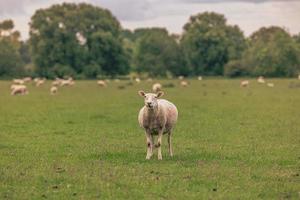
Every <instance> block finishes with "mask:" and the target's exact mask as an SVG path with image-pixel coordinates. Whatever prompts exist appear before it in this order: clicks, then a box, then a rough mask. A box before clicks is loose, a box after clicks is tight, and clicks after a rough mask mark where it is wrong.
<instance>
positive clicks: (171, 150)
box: [168, 132, 173, 157]
mask: <svg viewBox="0 0 300 200" xmlns="http://www.w3.org/2000/svg"><path fill="white" fill-rule="evenodd" d="M168 144H169V153H170V156H171V157H173V149H172V143H171V132H170V133H169V134H168Z"/></svg>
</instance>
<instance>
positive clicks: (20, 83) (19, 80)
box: [13, 79, 24, 85]
mask: <svg viewBox="0 0 300 200" xmlns="http://www.w3.org/2000/svg"><path fill="white" fill-rule="evenodd" d="M13 83H14V84H19V85H23V84H24V81H23V80H22V79H13Z"/></svg>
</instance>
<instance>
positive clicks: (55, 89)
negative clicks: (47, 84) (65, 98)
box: [50, 86, 58, 95]
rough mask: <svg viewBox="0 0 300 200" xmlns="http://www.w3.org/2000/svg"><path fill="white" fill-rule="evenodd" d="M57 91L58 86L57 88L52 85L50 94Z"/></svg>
mask: <svg viewBox="0 0 300 200" xmlns="http://www.w3.org/2000/svg"><path fill="white" fill-rule="evenodd" d="M57 91H58V88H57V87H56V86H52V87H51V88H50V94H51V95H54V94H56V93H57Z"/></svg>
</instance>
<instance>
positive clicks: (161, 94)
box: [156, 91, 165, 98]
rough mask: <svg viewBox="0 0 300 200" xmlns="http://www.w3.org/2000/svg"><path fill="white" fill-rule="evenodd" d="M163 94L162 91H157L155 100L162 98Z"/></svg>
mask: <svg viewBox="0 0 300 200" xmlns="http://www.w3.org/2000/svg"><path fill="white" fill-rule="evenodd" d="M164 94H165V93H164V92H163V91H159V92H158V93H157V95H156V98H159V97H162V96H163V95H164Z"/></svg>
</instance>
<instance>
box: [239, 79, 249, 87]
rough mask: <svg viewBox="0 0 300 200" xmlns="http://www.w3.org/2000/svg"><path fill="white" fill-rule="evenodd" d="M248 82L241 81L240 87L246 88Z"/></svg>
mask: <svg viewBox="0 0 300 200" xmlns="http://www.w3.org/2000/svg"><path fill="white" fill-rule="evenodd" d="M249 83H250V82H249V81H248V80H243V81H241V83H240V87H248V86H249Z"/></svg>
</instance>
